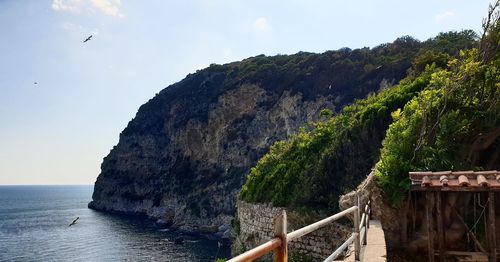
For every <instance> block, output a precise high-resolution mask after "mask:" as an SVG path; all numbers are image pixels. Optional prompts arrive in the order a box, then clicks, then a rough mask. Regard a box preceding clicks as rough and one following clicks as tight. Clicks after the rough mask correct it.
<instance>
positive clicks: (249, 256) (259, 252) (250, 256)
mask: <svg viewBox="0 0 500 262" xmlns="http://www.w3.org/2000/svg"><path fill="white" fill-rule="evenodd" d="M279 246H281V239H280V238H278V237H276V238H273V239H271V240H269V241H267V242H266V243H264V244H262V245H260V246H257V247H255V248H253V249H250V250H248V251H247V252H245V253H243V254H241V255H239V256H236V257H233V258H231V259H230V260H228V261H227V262H244V261H252V260H254V259H257V258H259V257H261V256H264V255H266V254H268V253H271V252H272V251H273V250H275V249H276V248H278V247H279Z"/></svg>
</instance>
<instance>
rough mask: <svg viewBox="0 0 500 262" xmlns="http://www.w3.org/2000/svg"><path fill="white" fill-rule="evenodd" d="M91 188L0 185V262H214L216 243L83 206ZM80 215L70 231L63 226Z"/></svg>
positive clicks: (220, 253)
mask: <svg viewBox="0 0 500 262" xmlns="http://www.w3.org/2000/svg"><path fill="white" fill-rule="evenodd" d="M92 190H93V187H92V186H0V261H214V260H215V257H220V258H226V257H228V256H229V247H227V246H223V247H221V248H219V245H218V242H217V241H216V240H208V239H206V238H203V237H196V236H183V237H184V239H185V242H184V244H182V245H176V244H174V243H173V240H174V239H175V238H176V237H178V236H179V235H178V234H179V233H177V232H173V231H169V230H168V229H160V228H158V227H156V226H155V225H154V224H153V223H152V222H150V221H147V220H145V219H141V218H137V217H127V216H119V215H110V214H105V213H102V212H96V211H94V210H91V209H88V208H87V203H88V202H89V201H90V200H91V196H92ZM76 217H80V219H79V220H78V222H77V223H76V224H75V225H74V226H71V227H68V225H69V224H70V223H71V221H73V219H75V218H76Z"/></svg>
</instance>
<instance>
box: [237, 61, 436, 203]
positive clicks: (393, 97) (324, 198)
mask: <svg viewBox="0 0 500 262" xmlns="http://www.w3.org/2000/svg"><path fill="white" fill-rule="evenodd" d="M430 72H431V70H429V73H426V74H423V75H422V76H421V77H419V78H417V79H413V80H406V81H403V82H402V83H401V84H400V85H398V86H395V87H393V88H391V89H388V90H385V91H383V92H381V93H380V94H378V95H372V96H370V97H368V98H366V99H364V100H359V101H357V102H355V103H354V104H353V105H350V106H346V107H345V108H344V110H343V111H342V113H340V114H339V115H337V116H335V117H333V118H331V119H330V120H327V121H325V122H320V123H315V124H314V129H313V130H312V131H310V132H306V131H304V130H301V131H300V132H299V133H298V134H297V135H296V136H294V137H292V138H290V139H289V141H280V142H277V143H275V144H274V145H273V146H272V147H271V148H270V150H269V152H268V153H267V154H266V155H265V156H264V157H262V158H261V159H260V160H259V162H258V164H257V166H256V167H254V168H252V170H251V172H250V174H249V176H248V178H247V183H246V184H245V185H244V186H243V189H242V191H241V194H240V196H241V198H242V199H244V200H245V201H248V202H267V201H270V202H272V203H273V204H274V205H277V206H294V207H303V206H308V207H310V208H315V207H319V208H322V209H325V208H327V209H328V208H333V209H335V208H336V207H337V204H336V202H337V200H338V195H339V194H340V193H342V189H350V188H352V187H353V186H355V184H356V183H358V182H359V180H360V178H362V177H363V176H364V175H366V173H363V174H356V175H357V177H358V178H354V175H353V174H351V175H353V176H351V177H349V176H344V178H342V176H340V177H339V175H338V173H339V172H342V170H339V168H346V166H345V165H341V166H340V167H337V166H333V167H332V166H331V165H330V164H331V163H335V162H338V163H341V162H342V161H339V159H341V158H342V157H346V156H343V153H344V151H345V150H344V149H345V147H349V150H354V151H356V150H357V151H360V152H362V151H363V149H365V150H366V149H369V148H370V146H368V145H367V144H366V142H368V143H370V140H372V139H373V133H372V132H370V131H373V130H376V129H379V127H383V126H385V127H387V126H388V124H389V121H390V114H391V112H392V111H394V110H396V109H398V108H400V107H402V106H403V105H404V104H405V103H406V102H408V101H409V100H410V99H411V98H412V97H413V96H415V94H416V93H417V92H418V91H420V89H421V88H422V87H423V86H425V85H427V84H428V81H429V79H430ZM358 138H361V139H358ZM381 139H382V138H380V140H381ZM375 143H376V142H375ZM379 143H380V142H379ZM377 150H378V146H377V145H376V146H373V147H372V149H371V151H372V152H371V153H373V154H374V155H376V154H377V153H376V152H377ZM368 157H370V156H368ZM370 158H371V161H368V162H369V163H368V164H367V165H365V166H367V167H368V168H369V167H370V166H371V165H372V164H373V162H374V161H375V160H376V157H370ZM365 160H366V159H365ZM358 164H360V163H354V164H353V165H351V166H353V167H356V166H357V167H358V168H359V166H358ZM362 165H363V164H362ZM349 171H352V172H355V170H354V168H353V170H349ZM364 171H365V170H364ZM364 171H363V172H364ZM344 172H345V171H344ZM358 172H359V171H358ZM342 173H343V172H342ZM360 173H361V172H360Z"/></svg>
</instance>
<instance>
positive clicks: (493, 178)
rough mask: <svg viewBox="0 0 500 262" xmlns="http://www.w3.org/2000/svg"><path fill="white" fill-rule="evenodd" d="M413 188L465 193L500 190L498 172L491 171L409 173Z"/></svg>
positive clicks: (499, 173)
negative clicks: (475, 190) (478, 190)
mask: <svg viewBox="0 0 500 262" xmlns="http://www.w3.org/2000/svg"><path fill="white" fill-rule="evenodd" d="M410 179H411V183H412V186H413V188H414V189H415V188H418V185H420V187H422V189H440V190H450V191H454V190H456V191H467V190H474V189H481V190H488V189H496V190H499V189H500V172H498V171H496V170H492V171H476V172H474V171H454V172H452V171H440V172H410Z"/></svg>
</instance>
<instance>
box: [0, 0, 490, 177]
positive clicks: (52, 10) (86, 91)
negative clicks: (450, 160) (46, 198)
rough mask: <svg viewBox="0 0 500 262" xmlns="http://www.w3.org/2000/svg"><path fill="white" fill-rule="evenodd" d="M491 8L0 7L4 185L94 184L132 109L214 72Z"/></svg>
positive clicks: (258, 3) (454, 22)
mask: <svg viewBox="0 0 500 262" xmlns="http://www.w3.org/2000/svg"><path fill="white" fill-rule="evenodd" d="M490 2H491V1H486V0H474V1H470V0H421V1H406V0H391V1H382V0H380V1H373V0H370V1H369V0H366V1H363V0H356V1H345V0H344V1H340V0H323V1H320V0H289V1H274V0H253V1H242V0H241V1H240V0H179V1H173V0H140V1H139V0H121V1H120V0H0V185H14V184H22V185H43V184H51V185H59V184H60V185H64V184H93V183H94V182H95V180H96V178H97V176H98V174H99V172H100V165H101V163H102V159H103V157H105V156H106V155H107V154H108V153H109V152H110V149H111V148H112V147H113V146H114V145H116V144H117V143H118V138H119V134H120V132H121V131H122V130H123V129H124V128H125V126H126V125H127V123H128V122H129V121H130V120H131V119H132V118H133V117H134V116H135V114H136V112H137V109H138V108H139V106H140V105H142V104H144V103H145V102H147V101H148V100H149V99H150V98H152V97H153V96H154V95H155V94H156V93H158V92H159V91H160V90H162V89H163V88H165V87H167V86H169V85H171V84H173V83H175V82H178V81H180V80H182V79H183V78H184V77H185V76H186V75H187V74H189V73H193V72H195V71H196V70H198V69H202V68H205V67H207V66H208V65H209V64H211V63H218V64H223V63H228V62H231V61H236V60H241V59H244V58H246V57H250V56H255V55H259V54H265V55H276V54H294V53H297V52H299V51H308V52H324V51H326V50H335V49H339V48H342V47H350V48H361V47H374V46H376V45H378V44H382V43H387V42H392V41H394V40H395V39H396V38H398V37H400V36H404V35H411V36H413V37H415V38H417V39H419V40H426V39H428V38H430V37H433V36H435V35H437V34H438V33H439V32H446V31H451V30H462V29H472V30H475V31H476V32H480V29H481V20H482V18H483V17H484V16H485V15H486V14H487V9H488V4H489V3H490ZM89 35H93V37H92V39H91V40H90V41H88V42H86V43H82V42H83V40H85V39H86V38H87V37H88V36H89Z"/></svg>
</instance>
